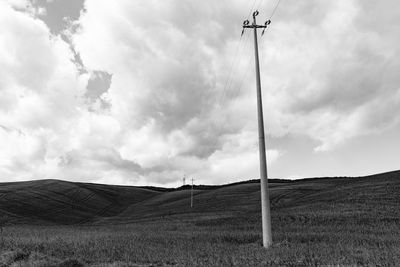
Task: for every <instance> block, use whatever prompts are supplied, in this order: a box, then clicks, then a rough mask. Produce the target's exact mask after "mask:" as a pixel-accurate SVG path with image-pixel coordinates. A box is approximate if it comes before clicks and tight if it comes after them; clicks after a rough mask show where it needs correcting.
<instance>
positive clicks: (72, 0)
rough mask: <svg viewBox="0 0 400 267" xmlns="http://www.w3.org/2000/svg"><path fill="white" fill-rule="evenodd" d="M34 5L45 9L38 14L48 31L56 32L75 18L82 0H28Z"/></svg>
mask: <svg viewBox="0 0 400 267" xmlns="http://www.w3.org/2000/svg"><path fill="white" fill-rule="evenodd" d="M30 1H32V4H33V6H34V7H41V8H44V9H45V10H46V12H45V13H44V14H39V17H40V19H42V20H43V21H44V22H45V23H46V25H47V26H48V27H49V29H50V32H51V33H53V34H58V33H60V32H62V31H63V30H65V29H66V28H67V27H69V26H70V23H71V21H74V20H77V19H78V18H79V16H80V13H81V11H83V7H84V5H83V4H84V0H67V1H65V0H51V1H49V0H30Z"/></svg>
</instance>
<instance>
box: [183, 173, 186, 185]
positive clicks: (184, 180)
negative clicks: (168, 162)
mask: <svg viewBox="0 0 400 267" xmlns="http://www.w3.org/2000/svg"><path fill="white" fill-rule="evenodd" d="M182 182H183V186H185V183H186V176H185V175H184V176H183V178H182Z"/></svg>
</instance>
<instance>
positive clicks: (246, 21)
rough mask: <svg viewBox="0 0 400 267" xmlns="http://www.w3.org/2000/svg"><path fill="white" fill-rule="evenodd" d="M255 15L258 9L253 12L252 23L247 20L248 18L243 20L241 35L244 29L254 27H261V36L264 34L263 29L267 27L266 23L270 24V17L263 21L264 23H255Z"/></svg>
mask: <svg viewBox="0 0 400 267" xmlns="http://www.w3.org/2000/svg"><path fill="white" fill-rule="evenodd" d="M257 15H258V10H256V11H254V12H253V23H252V24H250V21H248V20H245V21H243V30H242V35H243V33H244V30H245V29H254V28H255V29H263V31H262V33H261V36H262V35H264V32H265V29H266V28H267V27H268V25H270V24H271V20H270V19H269V20H267V21H266V22H265V23H264V25H257V23H256V17H257Z"/></svg>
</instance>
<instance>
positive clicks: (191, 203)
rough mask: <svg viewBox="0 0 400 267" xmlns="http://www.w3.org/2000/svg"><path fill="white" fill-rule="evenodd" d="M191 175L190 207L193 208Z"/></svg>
mask: <svg viewBox="0 0 400 267" xmlns="http://www.w3.org/2000/svg"><path fill="white" fill-rule="evenodd" d="M193 180H194V179H193V177H192V190H190V207H191V208H193Z"/></svg>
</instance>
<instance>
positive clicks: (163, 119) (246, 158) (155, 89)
mask: <svg viewBox="0 0 400 267" xmlns="http://www.w3.org/2000/svg"><path fill="white" fill-rule="evenodd" d="M60 2H62V1H55V2H46V1H40V0H37V1H32V2H28V1H24V0H18V1H17V0H14V1H11V0H10V1H5V2H2V3H1V4H0V23H1V25H3V30H2V31H1V33H0V58H1V61H0V68H1V70H2V72H1V73H0V94H1V98H0V137H1V138H0V147H1V152H0V177H1V178H0V179H3V180H10V179H13V180H15V179H20V180H21V179H41V178H61V179H69V180H84V181H98V182H107V183H119V184H132V183H134V184H160V185H172V186H173V185H177V183H178V182H177V181H179V179H180V178H181V177H182V176H183V175H184V174H187V175H189V176H194V177H196V179H197V180H198V181H201V182H202V183H214V184H215V183H223V182H228V181H236V180H240V179H246V178H249V179H250V178H255V177H257V176H258V145H257V141H258V139H257V124H256V123H257V121H256V120H255V116H256V108H255V105H256V102H255V98H256V96H255V89H254V88H255V84H254V77H253V69H252V68H253V58H252V56H253V55H252V50H251V49H252V42H251V36H250V38H249V36H248V34H249V33H246V34H245V35H244V37H243V38H242V39H241V41H240V39H239V34H240V31H241V25H240V23H241V20H242V19H245V16H246V15H247V14H248V9H249V8H250V6H249V5H250V3H247V2H246V1H234V2H232V1H203V2H194V1H185V2H182V1H177V0H176V1H142V2H137V1H129V0H120V1H98V0H86V1H85V2H84V8H82V7H81V5H82V1H81V0H74V1H71V2H68V3H69V4H67V2H64V4H61V3H60ZM390 2H394V1H390ZM56 3H57V4H56ZM274 4H275V2H274V1H265V3H263V5H262V7H263V6H268V7H272V6H274ZM370 5H371V4H370V3H365V1H361V0H352V1H348V0H343V1H331V2H324V1H305V2H304V1H302V2H296V3H285V1H282V6H281V7H280V9H279V10H278V13H277V14H276V15H275V16H276V21H275V20H274V19H273V23H272V24H271V28H270V29H269V31H267V33H266V35H265V36H264V37H263V38H262V39H261V41H260V57H261V59H262V60H261V69H262V82H263V86H264V109H265V114H266V125H267V127H268V131H267V132H268V136H269V138H271V139H273V138H281V137H284V136H288V135H290V136H307V137H309V138H310V139H312V140H316V141H317V142H318V144H317V145H316V146H315V147H314V148H313V149H314V150H315V151H318V152H321V153H329V151H332V150H335V148H336V147H338V146H341V145H345V144H346V142H350V140H351V138H355V137H359V136H365V135H379V134H380V133H382V132H384V131H386V130H387V129H390V128H393V127H395V126H396V125H398V124H399V117H398V116H395V115H394V114H395V113H396V111H397V110H399V108H400V85H399V84H400V76H398V75H397V74H398V72H399V71H400V64H399V61H398V60H397V59H398V58H399V56H400V51H399V48H398V43H399V41H400V40H399V37H398V35H396V33H397V28H396V27H395V26H393V27H390V26H387V27H384V26H383V25H382V24H383V23H385V24H388V25H391V24H392V23H395V22H396V19H395V18H396V17H398V12H399V11H397V9H395V8H393V9H391V10H387V9H386V8H385V5H383V4H379V3H376V7H375V8H376V9H377V10H381V12H382V13H385V14H386V15H387V16H382V18H381V20H380V19H374V18H373V17H371V16H369V15H368V14H369V12H370V10H371V6H370ZM57 8H58V9H60V10H62V12H55V11H56V10H57ZM69 10H70V12H69ZM269 10H270V9H269ZM68 13H70V15H68ZM55 14H57V15H55ZM60 14H62V16H61V15H60ZM261 14H262V16H264V17H266V16H267V14H268V12H266V11H265V9H264V10H263V11H262V12H261ZM260 17H261V15H260ZM260 19H261V18H260ZM381 21H382V22H381ZM239 41H240V42H241V43H238V42H239ZM238 45H239V48H240V49H239V50H237V47H238ZM237 51H239V53H237ZM242 54H243V56H240V55H242ZM235 58H236V59H238V60H237V61H235V63H236V64H235V66H234V68H233V71H232V74H233V75H231V76H229V74H230V68H229V67H230V66H231V63H232V60H233V59H235ZM248 63H249V64H248ZM229 77H230V80H229V83H226V81H227V79H228V78H229ZM382 103H385V104H382ZM268 144H269V143H268ZM284 154H285V151H283V150H282V149H281V148H280V147H279V146H272V147H268V155H267V158H268V163H269V164H271V165H272V166H273V165H274V163H275V162H276V160H279V159H280V158H281V157H282V155H284ZM295 172H297V171H295Z"/></svg>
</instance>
